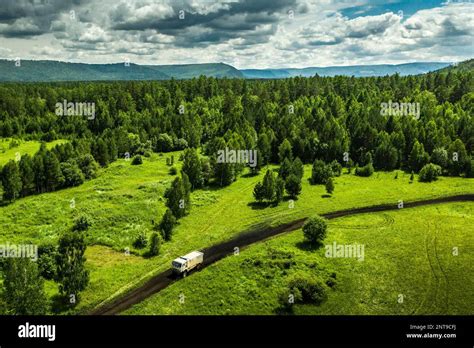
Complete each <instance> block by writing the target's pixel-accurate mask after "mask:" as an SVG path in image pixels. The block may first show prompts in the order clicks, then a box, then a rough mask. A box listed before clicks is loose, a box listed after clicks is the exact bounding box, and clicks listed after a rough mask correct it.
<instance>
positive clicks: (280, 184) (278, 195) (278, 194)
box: [275, 176, 285, 203]
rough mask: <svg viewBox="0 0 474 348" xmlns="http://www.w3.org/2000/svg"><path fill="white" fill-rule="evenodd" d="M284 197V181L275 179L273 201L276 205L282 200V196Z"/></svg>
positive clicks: (279, 178)
mask: <svg viewBox="0 0 474 348" xmlns="http://www.w3.org/2000/svg"><path fill="white" fill-rule="evenodd" d="M284 195H285V180H283V178H281V177H279V176H278V177H277V178H276V181H275V201H276V202H277V203H279V202H281V201H282V200H283V196H284Z"/></svg>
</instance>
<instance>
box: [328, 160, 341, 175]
mask: <svg viewBox="0 0 474 348" xmlns="http://www.w3.org/2000/svg"><path fill="white" fill-rule="evenodd" d="M329 166H330V168H331V171H332V174H333V175H334V176H341V173H342V165H341V164H340V163H339V162H338V161H336V160H334V161H332V162H331V163H330V164H329Z"/></svg>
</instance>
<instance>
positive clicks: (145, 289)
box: [89, 194, 474, 315]
mask: <svg viewBox="0 0 474 348" xmlns="http://www.w3.org/2000/svg"><path fill="white" fill-rule="evenodd" d="M465 201H474V194H465V195H456V196H449V197H442V198H435V199H428V200H422V201H415V202H405V203H404V204H403V209H406V208H413V207H419V206H423V205H430V204H439V203H449V202H465ZM397 209H400V208H399V207H398V204H382V205H374V206H368V207H362V208H354V209H347V210H340V211H335V212H331V213H326V214H322V215H321V216H323V217H325V218H326V219H335V218H338V217H343V216H349V215H356V214H364V213H373V212H379V211H387V210H397ZM306 219H307V218H302V219H298V220H295V221H292V222H290V223H286V224H283V225H280V226H277V227H267V228H262V229H255V230H253V231H249V232H245V233H242V234H240V235H237V236H236V237H234V238H232V239H231V240H229V241H226V242H223V243H220V244H216V245H214V246H212V247H209V248H206V249H204V250H202V251H203V252H204V263H203V265H202V268H204V267H207V266H208V265H210V264H212V263H214V262H216V261H218V260H220V259H222V258H224V257H225V256H227V255H229V254H232V253H233V252H234V248H235V247H238V248H239V249H242V248H243V247H246V246H248V245H250V244H253V243H256V242H260V241H262V240H264V239H267V238H269V237H272V236H275V235H278V234H281V233H285V232H291V231H295V230H297V229H300V228H301V227H302V226H303V224H304V222H305V220H306ZM177 280H179V279H177V278H175V277H174V276H173V275H172V272H171V269H169V270H167V271H165V272H163V273H160V274H158V275H156V276H154V277H153V278H151V279H150V280H148V281H147V282H146V283H145V284H143V285H141V286H139V287H138V288H135V289H133V290H131V291H129V292H128V293H126V294H124V295H122V296H121V297H119V298H117V299H115V300H113V301H111V302H110V303H107V304H105V305H104V306H102V307H99V308H96V309H94V310H93V311H92V312H90V313H89V314H91V315H113V314H118V313H120V312H122V311H124V310H126V309H128V308H130V307H131V306H133V305H134V304H137V303H139V302H141V301H143V300H144V299H146V298H147V297H149V296H151V295H152V294H154V293H157V292H158V291H160V290H162V289H164V288H166V287H167V286H168V285H170V284H171V283H173V282H175V281H177Z"/></svg>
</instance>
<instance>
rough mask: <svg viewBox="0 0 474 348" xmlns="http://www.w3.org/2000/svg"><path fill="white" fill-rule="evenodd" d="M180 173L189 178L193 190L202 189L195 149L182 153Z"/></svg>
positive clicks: (198, 160)
mask: <svg viewBox="0 0 474 348" xmlns="http://www.w3.org/2000/svg"><path fill="white" fill-rule="evenodd" d="M182 171H183V172H184V173H186V175H187V176H188V177H189V181H190V182H191V187H192V189H193V190H194V189H197V188H200V187H202V183H203V177H202V166H201V161H200V159H199V155H198V153H197V151H196V149H193V148H190V149H186V150H185V151H184V156H183V167H182Z"/></svg>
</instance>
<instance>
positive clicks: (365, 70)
mask: <svg viewBox="0 0 474 348" xmlns="http://www.w3.org/2000/svg"><path fill="white" fill-rule="evenodd" d="M447 66H449V63H431V62H427V63H423V62H420V63H407V64H398V65H391V64H380V65H352V66H329V67H310V68H303V69H264V70H258V69H248V70H241V71H242V73H243V74H244V75H245V77H247V78H264V79H268V78H286V77H295V76H303V77H311V76H314V75H316V74H318V75H319V76H337V75H343V76H355V77H369V76H386V75H394V74H399V75H401V76H407V75H418V74H425V73H428V72H431V71H435V70H438V69H442V68H445V67H447Z"/></svg>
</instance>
